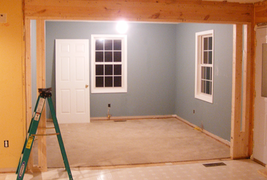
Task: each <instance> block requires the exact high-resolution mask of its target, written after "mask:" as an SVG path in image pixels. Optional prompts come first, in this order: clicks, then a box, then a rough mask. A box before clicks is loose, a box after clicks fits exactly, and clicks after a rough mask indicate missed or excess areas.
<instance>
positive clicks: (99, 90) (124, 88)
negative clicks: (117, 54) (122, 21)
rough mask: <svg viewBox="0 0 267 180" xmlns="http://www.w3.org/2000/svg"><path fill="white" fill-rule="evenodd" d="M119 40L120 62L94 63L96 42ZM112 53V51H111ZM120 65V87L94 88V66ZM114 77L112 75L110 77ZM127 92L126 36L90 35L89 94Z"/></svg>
mask: <svg viewBox="0 0 267 180" xmlns="http://www.w3.org/2000/svg"><path fill="white" fill-rule="evenodd" d="M97 39H105V40H121V62H96V59H95V57H96V56H95V54H96V46H95V44H96V40H97ZM112 51H114V50H112ZM107 64H108V65H109V64H112V65H116V64H121V66H122V67H121V78H122V79H121V87H96V76H97V75H96V70H95V69H96V65H107ZM112 76H114V74H113V75H112ZM125 92H127V36H126V35H106V34H92V35H91V93H125Z"/></svg>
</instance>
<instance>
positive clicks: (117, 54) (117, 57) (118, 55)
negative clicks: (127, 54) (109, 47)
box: [114, 52, 121, 62]
mask: <svg viewBox="0 0 267 180" xmlns="http://www.w3.org/2000/svg"><path fill="white" fill-rule="evenodd" d="M114 62H121V52H114Z"/></svg>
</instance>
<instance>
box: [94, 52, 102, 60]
mask: <svg viewBox="0 0 267 180" xmlns="http://www.w3.org/2000/svg"><path fill="white" fill-rule="evenodd" d="M95 61H96V62H103V52H96V53H95Z"/></svg>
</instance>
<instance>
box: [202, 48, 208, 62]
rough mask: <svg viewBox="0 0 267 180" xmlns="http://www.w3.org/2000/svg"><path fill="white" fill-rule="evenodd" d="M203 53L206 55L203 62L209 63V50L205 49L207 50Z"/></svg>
mask: <svg viewBox="0 0 267 180" xmlns="http://www.w3.org/2000/svg"><path fill="white" fill-rule="evenodd" d="M203 55H204V57H203V63H204V64H208V52H207V51H205V52H204V53H203Z"/></svg>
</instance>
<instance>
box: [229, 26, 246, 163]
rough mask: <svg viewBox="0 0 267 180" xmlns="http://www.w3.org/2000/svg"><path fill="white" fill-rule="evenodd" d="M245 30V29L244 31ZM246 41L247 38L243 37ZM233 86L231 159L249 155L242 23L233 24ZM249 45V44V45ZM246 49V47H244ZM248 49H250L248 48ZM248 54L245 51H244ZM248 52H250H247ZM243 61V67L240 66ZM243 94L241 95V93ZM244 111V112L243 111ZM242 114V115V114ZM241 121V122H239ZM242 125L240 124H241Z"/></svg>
mask: <svg viewBox="0 0 267 180" xmlns="http://www.w3.org/2000/svg"><path fill="white" fill-rule="evenodd" d="M244 32H246V31H244ZM244 41H245V42H246V43H245V44H248V43H247V38H246V39H244ZM233 47H234V50H233V82H232V84H233V87H232V117H231V148H230V155H231V158H232V159H239V158H247V157H248V156H249V154H248V153H249V151H248V150H249V135H250V134H249V114H250V113H248V112H247V111H249V112H250V109H249V108H250V103H249V102H248V99H250V96H249V93H248V91H249V90H248V86H247V83H248V82H249V81H248V79H249V78H248V75H247V73H248V72H247V68H248V64H247V62H248V61H247V60H246V59H243V48H242V47H243V25H242V24H236V25H234V33H233ZM249 47H250V45H249ZM246 49H247V48H246ZM249 51H250V50H249ZM245 53H246V54H248V53H247V52H245ZM249 54H250V53H249ZM242 61H244V68H243V66H242ZM242 93H243V94H244V95H243V94H242ZM244 111H245V112H244ZM242 114H243V115H242ZM241 123H242V124H241ZM241 125H242V126H241Z"/></svg>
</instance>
